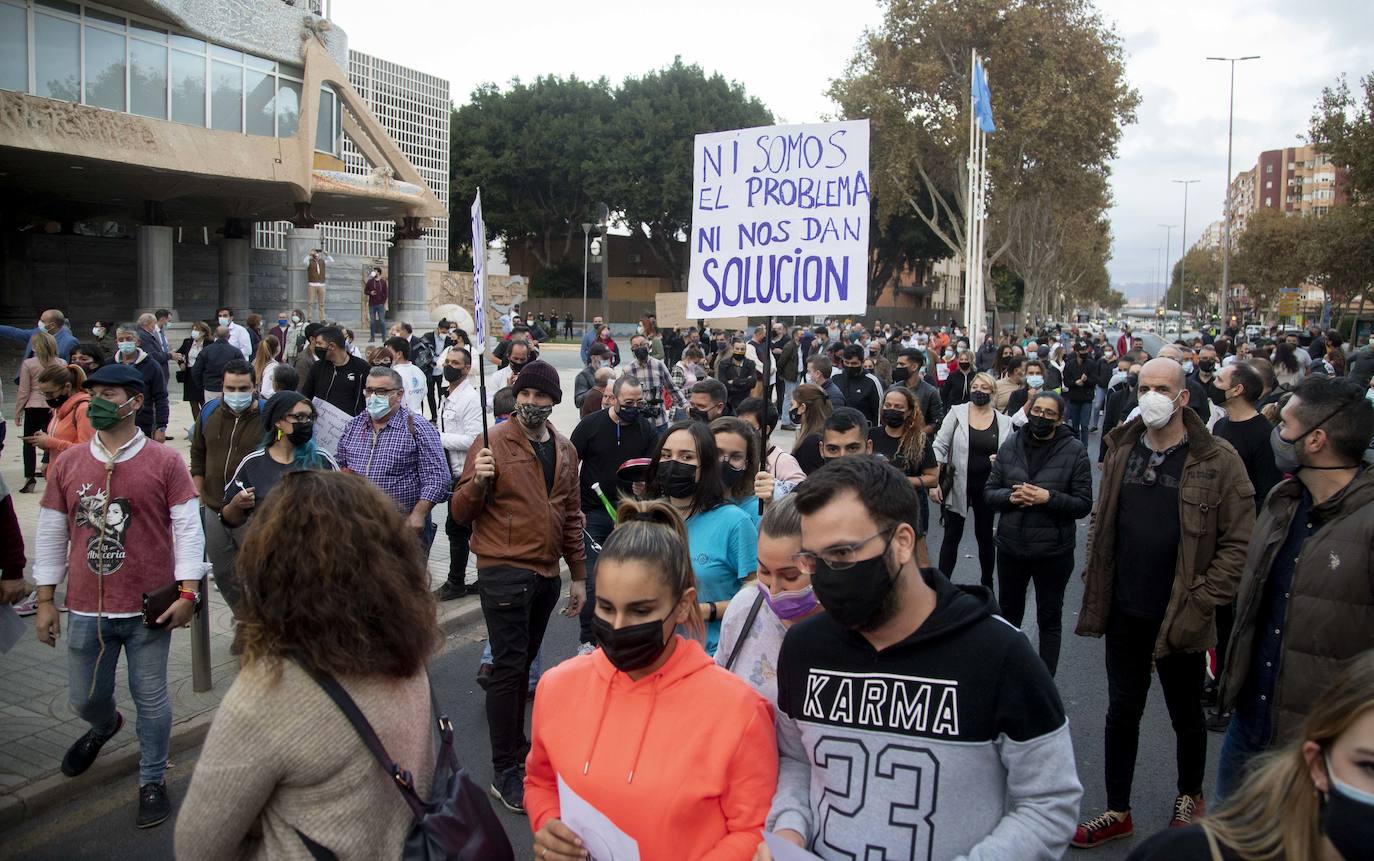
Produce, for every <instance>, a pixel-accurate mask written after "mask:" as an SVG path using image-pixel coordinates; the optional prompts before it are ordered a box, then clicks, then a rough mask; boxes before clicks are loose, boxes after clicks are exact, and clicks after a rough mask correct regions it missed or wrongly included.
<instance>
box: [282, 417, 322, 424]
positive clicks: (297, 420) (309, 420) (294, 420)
mask: <svg viewBox="0 0 1374 861" xmlns="http://www.w3.org/2000/svg"><path fill="white" fill-rule="evenodd" d="M286 420H287V421H289V422H291V424H293V425H309V424H314V423H315V417H314V416H313V415H290V416H287V417H286Z"/></svg>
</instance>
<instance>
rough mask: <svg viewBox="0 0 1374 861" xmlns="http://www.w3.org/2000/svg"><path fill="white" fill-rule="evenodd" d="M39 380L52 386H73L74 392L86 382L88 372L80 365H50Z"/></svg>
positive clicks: (40, 375)
mask: <svg viewBox="0 0 1374 861" xmlns="http://www.w3.org/2000/svg"><path fill="white" fill-rule="evenodd" d="M38 382H40V383H47V384H48V385H50V386H62V387H65V386H71V387H72V391H73V392H77V391H80V389H81V387H82V386H84V385H85V384H86V372H85V371H83V370H82V369H81V366H80V365H49V366H48V367H46V368H44V369H43V371H42V373H40V374H39V375H38Z"/></svg>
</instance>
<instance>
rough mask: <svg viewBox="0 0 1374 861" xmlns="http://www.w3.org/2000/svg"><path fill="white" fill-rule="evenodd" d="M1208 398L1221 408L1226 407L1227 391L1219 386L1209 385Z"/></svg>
mask: <svg viewBox="0 0 1374 861" xmlns="http://www.w3.org/2000/svg"><path fill="white" fill-rule="evenodd" d="M1207 397H1208V399H1209V400H1211V402H1212V403H1214V404H1216V405H1217V406H1219V407H1225V406H1226V390H1225V389H1223V388H1221V387H1219V386H1215V385H1209V386H1208V387H1207Z"/></svg>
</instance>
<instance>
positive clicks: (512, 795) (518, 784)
mask: <svg viewBox="0 0 1374 861" xmlns="http://www.w3.org/2000/svg"><path fill="white" fill-rule="evenodd" d="M491 796H492V798H495V799H496V800H497V801H499V802H501V804H503V805H504V806H505V808H506V809H507V810H509V811H510V812H512V813H524V812H525V770H524V769H523V768H520V767H519V766H516V767H515V768H508V769H506V770H505V771H503V772H501V773H500V774H498V775H496V779H495V780H493V781H492V782H491Z"/></svg>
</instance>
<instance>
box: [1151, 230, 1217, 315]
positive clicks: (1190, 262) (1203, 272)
mask: <svg viewBox="0 0 1374 861" xmlns="http://www.w3.org/2000/svg"><path fill="white" fill-rule="evenodd" d="M1220 283H1221V251H1220V250H1219V249H1216V248H1207V247H1204V246H1201V245H1194V246H1193V247H1192V248H1189V249H1188V253H1187V254H1185V255H1184V256H1183V259H1182V260H1176V261H1174V266H1173V269H1172V270H1171V271H1170V274H1169V290H1168V292H1167V293H1166V294H1165V307H1166V308H1168V309H1169V310H1170V311H1177V310H1178V298H1179V291H1180V290H1182V291H1183V311H1184V313H1187V314H1193V315H1197V316H1206V317H1208V318H1209V319H1210V317H1211V315H1212V314H1215V313H1216V311H1217V296H1216V293H1217V285H1218V284H1220Z"/></svg>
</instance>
